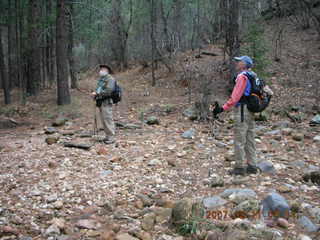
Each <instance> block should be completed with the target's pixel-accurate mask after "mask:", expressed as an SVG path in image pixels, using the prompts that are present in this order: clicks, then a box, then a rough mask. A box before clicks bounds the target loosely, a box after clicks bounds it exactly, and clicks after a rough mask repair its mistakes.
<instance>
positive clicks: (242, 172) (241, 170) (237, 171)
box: [229, 167, 246, 176]
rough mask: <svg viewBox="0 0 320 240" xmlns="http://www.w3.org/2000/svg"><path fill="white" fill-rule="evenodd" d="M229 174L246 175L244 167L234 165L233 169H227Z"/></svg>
mask: <svg viewBox="0 0 320 240" xmlns="http://www.w3.org/2000/svg"><path fill="white" fill-rule="evenodd" d="M229 174H230V175H242V176H244V175H246V169H245V168H242V167H235V168H234V169H233V170H231V171H229Z"/></svg>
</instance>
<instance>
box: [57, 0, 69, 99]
mask: <svg viewBox="0 0 320 240" xmlns="http://www.w3.org/2000/svg"><path fill="white" fill-rule="evenodd" d="M67 6H68V4H67V3H66V1H65V0H58V1H57V36H56V37H57V41H56V44H57V47H56V48H57V49H56V51H57V53H56V54H57V73H58V74H57V91H58V101H57V103H58V105H65V104H70V103H71V98H70V91H69V82H68V9H67Z"/></svg>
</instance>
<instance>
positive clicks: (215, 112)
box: [212, 102, 223, 118]
mask: <svg viewBox="0 0 320 240" xmlns="http://www.w3.org/2000/svg"><path fill="white" fill-rule="evenodd" d="M222 112H223V108H222V107H220V106H219V103H218V102H216V103H215V106H214V109H213V111H212V114H213V117H214V118H217V116H218V115H219V114H220V113H222Z"/></svg>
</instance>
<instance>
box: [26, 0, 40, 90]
mask: <svg viewBox="0 0 320 240" xmlns="http://www.w3.org/2000/svg"><path fill="white" fill-rule="evenodd" d="M39 5H40V2H39V1H38V0H30V1H29V21H28V22H29V44H28V45H29V46H28V47H29V51H28V70H29V78H28V93H29V94H30V95H33V96H37V95H38V94H39V92H40V83H41V64H40V61H41V48H40V39H41V38H40V35H41V32H40V26H39V23H40V6H39Z"/></svg>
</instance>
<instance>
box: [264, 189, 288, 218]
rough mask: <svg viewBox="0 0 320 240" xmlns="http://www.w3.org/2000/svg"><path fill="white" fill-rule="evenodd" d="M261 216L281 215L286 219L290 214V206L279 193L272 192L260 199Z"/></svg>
mask: <svg viewBox="0 0 320 240" xmlns="http://www.w3.org/2000/svg"><path fill="white" fill-rule="evenodd" d="M262 206H263V216H264V217H269V216H274V217H282V218H285V219H288V218H289V216H290V207H289V204H288V203H287V201H286V199H285V198H284V197H282V196H281V195H280V194H278V193H275V192H272V193H270V194H268V196H267V197H266V198H265V199H264V200H263V201H262Z"/></svg>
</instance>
